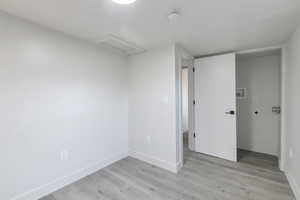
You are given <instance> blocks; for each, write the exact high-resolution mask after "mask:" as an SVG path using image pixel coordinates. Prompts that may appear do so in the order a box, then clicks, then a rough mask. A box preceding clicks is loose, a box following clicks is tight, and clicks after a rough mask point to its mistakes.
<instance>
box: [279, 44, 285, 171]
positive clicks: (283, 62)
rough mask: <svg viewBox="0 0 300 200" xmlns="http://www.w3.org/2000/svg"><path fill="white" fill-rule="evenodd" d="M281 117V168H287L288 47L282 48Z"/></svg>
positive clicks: (282, 169)
mask: <svg viewBox="0 0 300 200" xmlns="http://www.w3.org/2000/svg"><path fill="white" fill-rule="evenodd" d="M280 81H281V119H280V156H279V168H280V170H281V171H284V170H285V162H286V114H285V110H286V95H285V88H286V49H285V47H282V48H281V80H280Z"/></svg>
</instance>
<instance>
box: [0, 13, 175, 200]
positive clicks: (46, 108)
mask: <svg viewBox="0 0 300 200" xmlns="http://www.w3.org/2000/svg"><path fill="white" fill-rule="evenodd" d="M0 40H1V45H0V111H1V112H0V124H1V126H0V158H1V163H0V188H1V189H0V199H2V200H8V199H11V198H13V197H16V196H18V195H20V196H18V198H19V199H35V198H36V197H38V196H39V195H42V194H44V193H47V192H51V190H53V189H57V187H60V186H62V185H63V184H65V183H68V182H70V181H74V180H76V179H77V178H80V176H84V175H86V173H89V172H92V171H94V170H97V169H98V168H101V167H103V166H104V165H105V164H108V163H110V162H112V161H114V160H117V159H119V158H121V157H123V156H126V154H127V151H128V141H127V140H128V133H127V132H128V131H127V130H128V127H127V126H128V123H127V119H128V115H127V114H128V99H127V98H128V96H127V94H128V93H127V92H128V87H127V86H128V83H127V68H126V64H127V60H126V58H125V57H123V56H120V55H116V54H113V53H112V52H108V51H105V50H103V49H100V48H98V47H96V46H93V45H90V44H88V43H86V42H83V41H79V40H76V39H72V38H70V37H66V36H64V35H63V34H60V33H56V32H51V31H48V30H45V29H43V28H40V27H39V26H36V25H32V24H28V23H26V22H24V21H22V20H19V19H16V18H12V17H9V16H6V15H5V14H0ZM168 53H169V52H168ZM158 56H159V55H158ZM170 56H171V55H170ZM150 61H151V62H153V60H152V59H150ZM161 64H162V66H161V67H165V66H164V64H166V65H167V67H166V68H162V69H160V70H162V71H164V70H165V71H164V72H165V73H164V74H163V75H162V76H158V77H157V76H155V75H157V74H155V73H154V74H152V75H154V76H152V78H154V79H158V80H160V81H162V82H164V81H167V82H168V81H172V80H171V78H170V77H169V76H170V75H171V74H172V72H171V69H170V68H168V64H169V63H168V60H167V61H166V62H162V63H161ZM153 66H154V69H155V65H153ZM149 75H151V74H149ZM139 83H140V84H141V86H142V84H143V83H142V82H139ZM139 86H140V85H139ZM168 86H169V85H168V84H167V86H166V87H168ZM160 87H161V86H160V82H159V83H158V84H156V85H155V86H154V88H153V89H155V90H156V89H158V88H160ZM159 91H160V92H162V93H161V95H162V96H161V97H162V98H159V100H162V101H161V106H160V107H159V109H155V110H157V111H160V110H164V111H165V112H164V111H162V112H160V114H159V113H158V114H157V115H156V114H155V117H156V119H159V120H160V119H161V120H162V122H159V120H157V121H158V122H159V125H160V127H159V126H158V127H159V128H157V130H159V132H158V133H159V134H161V133H164V132H167V133H169V132H170V131H171V130H169V129H172V127H169V123H171V124H172V125H173V123H174V122H173V121H172V120H171V119H170V122H169V121H164V117H166V115H167V116H168V115H169V113H170V112H172V110H171V106H170V107H168V108H167V109H166V108H164V105H165V103H164V101H166V98H165V95H166V94H164V92H165V90H163V89H162V90H159ZM149 92H150V93H151V92H152V93H153V92H155V91H149ZM169 95H170V96H172V94H167V95H166V97H168V96H169ZM170 101H172V99H171V97H170ZM152 103H153V102H151V104H152ZM157 104H159V102H157ZM171 104H172V102H170V105H171ZM153 105H155V102H154V104H152V106H153ZM173 110H174V109H173ZM148 111H149V110H148ZM145 114H146V115H147V114H149V113H145ZM153 114H154V113H153ZM146 115H145V116H146ZM141 119H142V118H141ZM152 131H155V129H152ZM167 141H169V142H170V141H172V140H167ZM156 142H157V141H155V139H154V140H153V145H158V146H159V144H160V143H159V141H158V143H156ZM171 145H174V144H173V143H172V142H170V146H171ZM162 148H164V146H162ZM162 148H161V149H160V151H162ZM158 149H159V148H158ZM63 150H67V151H68V152H69V157H68V160H66V161H62V160H61V151H63ZM171 153H172V152H169V153H167V154H166V155H165V156H166V157H168V156H171ZM62 177H64V178H62ZM61 178H62V179H61ZM47 184H48V185H47ZM26 192H29V193H26Z"/></svg>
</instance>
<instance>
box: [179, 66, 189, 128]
mask: <svg viewBox="0 0 300 200" xmlns="http://www.w3.org/2000/svg"><path fill="white" fill-rule="evenodd" d="M188 76H189V71H188V68H184V69H182V74H181V89H182V92H181V93H182V130H183V133H184V132H187V131H188V130H189V124H188V119H189V83H188V81H189V79H188Z"/></svg>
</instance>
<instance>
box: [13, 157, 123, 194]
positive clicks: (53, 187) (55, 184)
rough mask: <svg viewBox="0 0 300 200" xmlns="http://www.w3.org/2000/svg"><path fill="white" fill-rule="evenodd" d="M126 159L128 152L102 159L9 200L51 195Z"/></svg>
mask: <svg viewBox="0 0 300 200" xmlns="http://www.w3.org/2000/svg"><path fill="white" fill-rule="evenodd" d="M126 157H128V152H126V153H119V154H116V155H114V156H111V157H109V158H106V159H103V160H101V161H99V162H97V163H95V164H92V165H90V166H88V167H85V168H82V169H79V170H77V171H75V172H73V173H71V174H69V175H66V176H64V177H60V178H58V179H56V180H54V181H52V182H50V183H47V184H45V185H42V186H39V187H37V188H34V189H32V190H29V191H27V192H25V193H23V194H20V195H17V196H15V197H13V198H12V199H11V200H36V199H39V198H41V197H44V196H46V195H48V194H51V193H52V192H55V191H57V190H59V189H61V188H63V187H64V186H66V185H69V184H71V183H74V182H76V181H78V180H80V179H82V178H84V177H86V176H88V175H90V174H92V173H94V172H96V171H98V170H100V169H102V168H104V167H106V166H108V165H110V164H112V163H114V162H116V161H118V160H121V159H123V158H126Z"/></svg>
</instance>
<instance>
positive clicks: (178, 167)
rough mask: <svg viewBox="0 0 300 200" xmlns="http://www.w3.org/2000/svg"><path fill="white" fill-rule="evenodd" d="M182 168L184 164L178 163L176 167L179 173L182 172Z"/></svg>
mask: <svg viewBox="0 0 300 200" xmlns="http://www.w3.org/2000/svg"><path fill="white" fill-rule="evenodd" d="M182 167H183V162H178V163H177V166H176V168H177V169H176V170H177V173H178V172H179V171H180V170H181V168H182Z"/></svg>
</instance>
